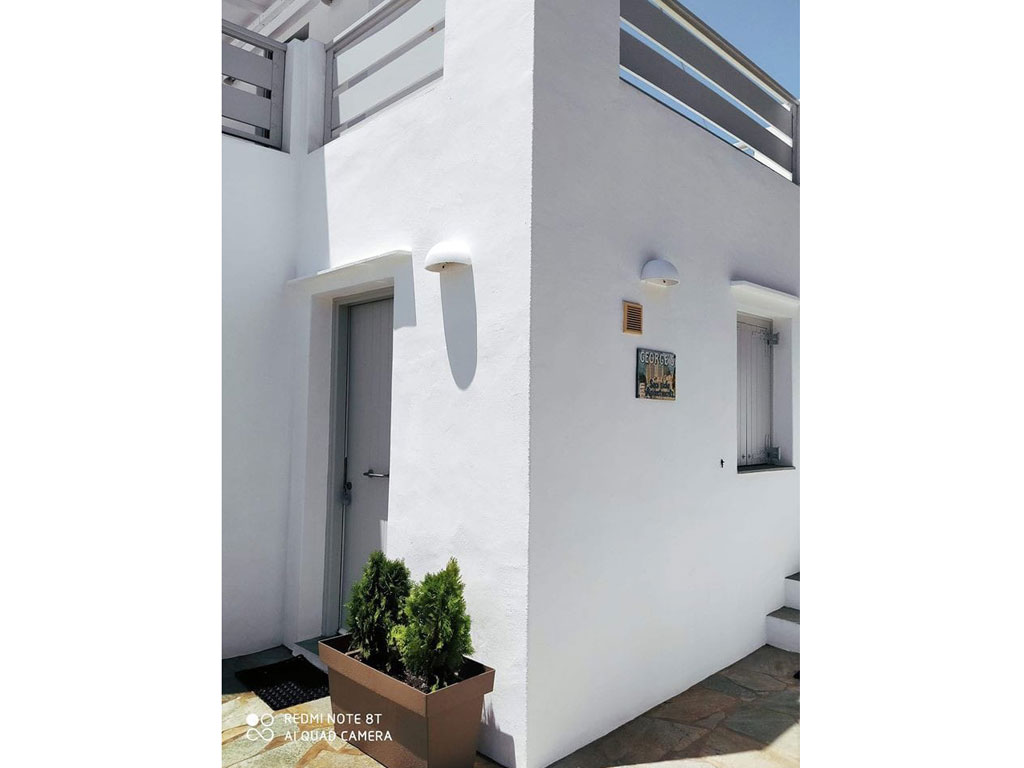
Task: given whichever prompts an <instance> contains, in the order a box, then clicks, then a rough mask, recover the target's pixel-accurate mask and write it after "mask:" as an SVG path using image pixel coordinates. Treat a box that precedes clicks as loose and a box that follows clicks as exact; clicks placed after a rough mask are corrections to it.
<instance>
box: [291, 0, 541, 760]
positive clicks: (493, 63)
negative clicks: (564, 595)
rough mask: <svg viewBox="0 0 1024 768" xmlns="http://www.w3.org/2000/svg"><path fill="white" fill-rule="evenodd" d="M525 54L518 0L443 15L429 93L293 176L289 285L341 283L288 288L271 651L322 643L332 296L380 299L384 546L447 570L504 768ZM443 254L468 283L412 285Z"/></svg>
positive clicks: (515, 494) (529, 84) (525, 192)
mask: <svg viewBox="0 0 1024 768" xmlns="http://www.w3.org/2000/svg"><path fill="white" fill-rule="evenodd" d="M532 46H533V2H532V0H511V1H509V2H503V3H500V4H484V3H479V2H474V1H473V0H448V2H447V12H446V26H445V71H444V77H443V78H442V79H440V80H438V81H436V82H434V83H432V84H431V85H429V86H428V87H427V88H425V89H423V90H422V91H420V92H418V93H416V94H414V95H412V96H410V97H408V98H406V99H405V100H403V101H401V102H399V103H397V104H396V105H394V106H392V107H390V108H388V109H386V110H384V111H382V112H380V113H378V114H376V115H374V116H372V117H371V118H369V119H367V120H366V121H365V122H363V123H361V124H359V125H358V126H356V127H354V128H352V129H350V130H348V131H346V132H344V133H343V134H342V135H341V136H340V137H338V138H337V139H336V140H334V141H333V142H331V143H329V144H328V145H326V147H324V148H322V149H319V150H316V151H314V152H313V153H311V154H310V155H309V156H308V158H306V159H305V160H304V161H303V163H302V167H303V170H302V179H301V182H300V183H301V192H300V197H299V199H300V202H299V208H300V216H301V217H302V220H303V222H304V223H303V224H302V226H301V228H300V229H301V234H300V243H301V246H300V250H299V257H298V269H297V274H298V275H300V276H301V275H312V274H314V273H316V272H319V271H321V270H324V269H329V268H338V267H342V269H339V270H337V271H335V272H333V273H331V275H329V276H327V277H323V278H317V279H314V280H311V281H302V282H301V283H298V284H293V286H292V288H291V289H289V290H290V298H289V301H290V305H289V306H290V308H291V309H290V328H291V331H290V333H291V334H292V339H293V341H292V343H293V346H294V348H295V357H294V358H293V369H294V371H295V375H296V377H295V380H294V383H293V388H292V411H293V414H294V417H293V418H294V425H293V431H292V444H291V451H292V459H293V461H292V476H291V486H290V487H291V501H290V516H289V525H288V574H287V586H286V589H285V592H286V596H285V603H286V605H285V626H286V630H285V633H286V635H287V638H286V639H288V640H298V639H304V638H306V637H311V636H315V635H317V634H319V631H320V618H321V600H322V590H323V553H324V549H323V542H324V539H323V536H324V528H323V519H324V518H323V515H324V509H325V504H326V498H327V495H326V485H325V480H326V452H327V430H326V428H325V425H326V423H327V404H328V386H329V372H328V370H327V369H326V367H325V366H324V365H323V362H324V360H325V359H329V323H327V322H325V318H329V312H330V309H329V307H330V301H331V297H332V296H335V295H337V294H338V293H339V292H344V293H349V294H351V293H358V292H359V291H360V290H369V289H371V288H377V287H380V285H382V284H389V283H390V284H393V285H394V290H395V313H396V317H395V336H394V366H393V374H392V376H393V392H392V418H391V467H390V473H391V478H390V501H389V522H388V550H389V554H390V555H392V556H399V557H404V558H405V560H406V562H407V563H408V565H409V566H410V568H411V569H412V571H413V575H414V576H415V577H421V576H423V574H424V573H426V572H427V571H432V570H437V569H438V568H441V567H443V566H444V564H445V563H446V561H447V559H448V558H449V557H450V556H453V555H454V556H455V557H457V558H458V560H459V564H460V567H461V568H462V573H463V578H464V581H465V583H466V597H467V602H468V604H469V609H470V612H471V614H472V618H473V641H474V644H475V645H476V654H475V655H476V657H477V658H479V659H481V660H482V661H484V662H486V663H487V664H489V665H491V666H493V667H495V669H496V670H497V675H496V679H495V690H494V693H493V694H492V695H490V696H489V697H488V700H487V704H486V706H487V712H486V715H485V720H486V724H485V727H484V729H483V733H482V736H481V744H480V748H481V750H482V751H483V752H485V753H486V754H488V755H490V756H492V757H493V758H494V759H496V760H498V761H499V762H501V763H503V764H505V765H513V764H515V765H523V764H525V761H526V662H527V659H526V647H527V635H526V624H527V618H526V608H527V575H528V571H527V542H528V532H527V527H528V512H529V507H528V460H529V455H528V451H529V397H528V393H529V339H530V315H529V297H530V232H531V230H530V216H531V205H530V195H531V158H532V117H531V114H532V110H531V106H532V91H533V76H532V72H531V68H530V67H531V61H532ZM452 238H456V239H461V240H464V241H466V242H467V243H468V244H469V245H470V247H471V249H472V258H473V267H472V269H471V270H464V271H462V272H452V273H446V274H443V275H441V276H438V275H437V274H434V273H430V272H427V271H425V270H424V269H423V268H422V266H423V261H424V257H425V255H426V252H427V250H429V248H430V247H431V246H433V245H434V244H435V243H437V242H439V241H441V240H445V239H452ZM396 250H407V251H408V252H410V253H411V257H410V258H404V257H402V256H401V255H399V256H393V257H389V258H385V259H379V260H371V261H370V262H368V263H366V264H363V265H360V266H355V267H351V268H347V269H346V268H344V267H345V265H349V264H352V263H353V262H356V261H360V260H363V259H366V258H369V257H373V256H375V255H378V254H382V253H386V252H393V251H396Z"/></svg>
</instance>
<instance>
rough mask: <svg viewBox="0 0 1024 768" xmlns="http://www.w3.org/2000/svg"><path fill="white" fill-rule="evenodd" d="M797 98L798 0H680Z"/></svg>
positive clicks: (798, 62) (798, 58) (798, 78)
mask: <svg viewBox="0 0 1024 768" xmlns="http://www.w3.org/2000/svg"><path fill="white" fill-rule="evenodd" d="M682 3H683V5H685V6H686V7H687V8H689V9H690V10H691V11H693V12H694V13H695V14H697V15H698V16H700V18H702V19H703V20H704V21H705V22H706V23H707V24H708V25H709V26H710V27H711V28H712V29H714V30H715V31H716V32H717V33H718V34H720V35H721V36H722V37H724V38H725V39H726V40H728V41H729V42H730V43H732V44H733V45H735V46H736V47H737V48H739V49H740V50H741V51H743V53H745V54H746V55H747V56H748V57H749V58H750V59H752V60H753V61H754V62H755V63H756V64H757V65H758V66H759V67H761V69H763V70H764V71H765V72H767V73H768V74H769V75H771V76H772V77H774V78H775V79H776V80H778V81H779V83H781V84H782V85H783V86H785V87H786V88H788V89H789V91H790V92H791V93H792V94H793V95H794V96H796V97H797V98H800V0H682Z"/></svg>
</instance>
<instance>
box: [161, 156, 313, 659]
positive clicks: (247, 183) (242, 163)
mask: <svg viewBox="0 0 1024 768" xmlns="http://www.w3.org/2000/svg"><path fill="white" fill-rule="evenodd" d="M221 145H222V179H223V196H222V201H223V202H222V205H223V229H222V238H223V251H222V253H223V255H222V259H223V301H222V319H223V331H222V332H223V336H222V339H223V382H222V384H223V393H224V397H223V422H222V425H223V499H222V501H223V517H222V531H223V539H222V541H223V545H222V546H223V561H222V562H223V576H222V600H223V613H222V615H223V625H222V653H223V655H224V656H225V657H230V656H237V655H239V654H243V653H250V652H252V651H258V650H262V649H264V648H268V647H270V646H273V645H277V644H278V643H280V642H281V641H282V639H283V636H284V624H283V607H284V574H285V557H286V553H285V550H284V547H283V545H282V542H283V541H284V538H285V535H286V529H287V519H288V473H289V452H288V432H289V419H288V414H289V410H290V408H291V387H290V383H289V379H290V353H289V352H288V335H287V322H288V315H287V311H286V307H285V293H284V284H285V281H286V280H287V279H288V278H289V277H291V276H292V275H293V270H294V266H293V263H292V262H293V250H294V249H293V247H292V244H293V241H294V239H295V208H296V201H297V195H296V192H297V185H296V179H297V177H296V173H295V164H294V163H293V161H292V158H291V157H290V156H289V155H287V154H284V153H282V152H276V151H274V150H272V149H267V148H266V147H261V146H258V145H256V144H253V143H251V142H247V141H243V140H241V139H236V138H234V137H230V136H224V137H223V138H222V141H221ZM178 311H184V312H187V311H188V307H184V306H183V307H179V308H178Z"/></svg>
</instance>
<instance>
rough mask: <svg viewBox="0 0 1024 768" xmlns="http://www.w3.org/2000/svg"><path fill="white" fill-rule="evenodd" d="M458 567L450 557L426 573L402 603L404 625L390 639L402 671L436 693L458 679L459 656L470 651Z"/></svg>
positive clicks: (471, 647)
mask: <svg viewBox="0 0 1024 768" xmlns="http://www.w3.org/2000/svg"><path fill="white" fill-rule="evenodd" d="M462 591H463V585H462V579H461V578H460V576H459V565H458V563H456V562H455V558H454V557H453V558H452V559H451V560H449V561H448V566H447V567H446V568H445V569H444V570H443V571H439V572H438V573H428V574H427V575H426V576H424V577H423V581H422V583H420V584H417V585H416V586H414V587H413V588H412V592H410V594H409V597H408V599H407V600H406V601H405V611H404V613H405V626H397V627H396V628H395V629H394V632H393V636H394V639H395V642H396V644H397V645H398V647H399V650H400V651H401V654H402V661H403V662H405V668H406V670H407V671H408V672H410V673H411V674H413V675H415V676H417V677H419V678H421V679H422V680H423V681H425V682H426V684H427V685H429V686H430V690H432V691H436V690H437V689H438V688H443V687H444V686H446V685H448V684H449V683H452V682H454V681H455V680H456V679H457V678H458V674H459V670H460V669H461V668H462V657H463V656H465V655H467V654H470V653H472V652H473V642H472V641H471V640H470V636H469V625H470V620H469V614H468V613H466V600H465V598H464V597H463V594H462Z"/></svg>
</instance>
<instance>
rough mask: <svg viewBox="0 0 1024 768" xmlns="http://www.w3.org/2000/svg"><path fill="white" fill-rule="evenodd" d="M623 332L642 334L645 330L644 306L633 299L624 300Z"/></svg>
mask: <svg viewBox="0 0 1024 768" xmlns="http://www.w3.org/2000/svg"><path fill="white" fill-rule="evenodd" d="M622 332H623V333H636V334H642V333H643V332H644V307H643V304H637V303H636V302H632V301H624V302H622Z"/></svg>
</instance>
